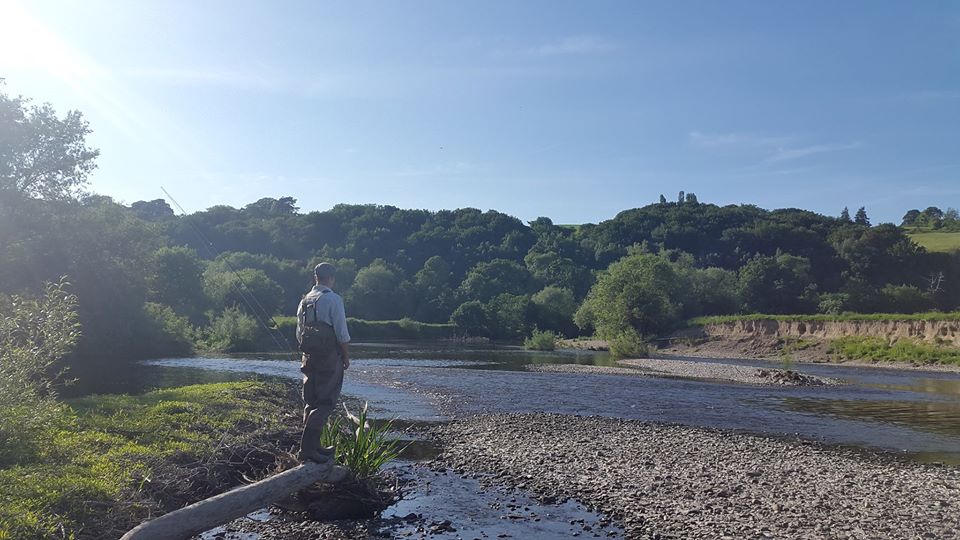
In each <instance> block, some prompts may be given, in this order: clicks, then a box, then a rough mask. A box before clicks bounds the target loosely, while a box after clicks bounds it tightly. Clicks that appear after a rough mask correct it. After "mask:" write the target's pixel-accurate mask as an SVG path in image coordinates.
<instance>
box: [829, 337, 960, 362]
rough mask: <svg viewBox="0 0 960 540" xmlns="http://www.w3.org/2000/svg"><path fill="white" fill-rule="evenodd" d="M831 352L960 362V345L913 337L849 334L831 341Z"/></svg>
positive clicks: (866, 357)
mask: <svg viewBox="0 0 960 540" xmlns="http://www.w3.org/2000/svg"><path fill="white" fill-rule="evenodd" d="M829 352H830V354H833V355H835V356H838V357H840V358H845V359H850V360H870V361H876V362H917V363H921V364H954V365H960V349H957V348H953V347H944V346H942V345H933V344H929V343H923V342H920V341H915V340H910V339H899V340H897V341H895V342H893V343H891V342H890V341H888V340H886V339H884V338H876V337H861V336H847V337H841V338H838V339H835V340H833V341H832V342H830V349H829Z"/></svg>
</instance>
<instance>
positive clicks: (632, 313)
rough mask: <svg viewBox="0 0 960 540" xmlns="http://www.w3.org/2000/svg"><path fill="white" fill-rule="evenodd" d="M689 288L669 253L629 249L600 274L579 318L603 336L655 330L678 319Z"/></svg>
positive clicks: (662, 329) (582, 324)
mask: <svg viewBox="0 0 960 540" xmlns="http://www.w3.org/2000/svg"><path fill="white" fill-rule="evenodd" d="M690 290H691V287H690V284H689V283H687V282H686V280H685V279H684V275H683V274H682V273H680V272H678V271H677V269H676V265H675V264H674V263H671V262H670V261H669V260H667V259H666V258H664V257H659V256H656V255H650V254H640V255H631V256H628V257H624V258H623V259H621V260H619V261H617V262H615V263H613V264H612V265H610V268H609V269H608V270H607V271H606V272H604V273H602V274H601V275H600V277H599V279H598V280H597V283H596V284H595V285H594V286H593V288H592V289H590V293H589V294H588V295H587V298H586V300H585V301H584V303H583V305H581V306H580V309H579V310H578V311H577V313H576V315H575V320H576V322H577V325H578V326H580V327H581V328H583V329H586V328H589V327H593V328H595V329H596V331H597V335H599V336H600V337H601V338H604V339H614V338H616V337H618V336H620V335H621V334H623V333H624V332H626V331H628V330H632V331H635V332H637V333H639V334H640V335H655V334H658V333H661V332H666V331H669V330H672V329H673V328H674V327H675V326H676V325H677V324H679V322H680V321H681V320H682V316H683V313H684V310H683V307H684V303H686V302H688V300H689V294H690Z"/></svg>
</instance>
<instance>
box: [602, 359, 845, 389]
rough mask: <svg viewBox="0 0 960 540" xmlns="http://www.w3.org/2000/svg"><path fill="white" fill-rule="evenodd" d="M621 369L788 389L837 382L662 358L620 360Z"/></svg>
mask: <svg viewBox="0 0 960 540" xmlns="http://www.w3.org/2000/svg"><path fill="white" fill-rule="evenodd" d="M620 364H621V365H624V366H627V367H630V368H635V369H639V370H642V371H643V372H645V373H647V374H650V375H661V376H671V377H683V378H689V379H714V380H724V381H733V382H738V383H744V384H779V385H789V386H822V385H834V384H840V381H837V380H834V379H829V378H826V377H818V376H815V375H809V374H806V373H800V372H798V371H793V370H782V369H771V368H757V367H752V366H738V365H736V364H723V363H720V362H698V361H696V360H675V359H672V358H671V359H663V358H640V359H634V360H621V361H620Z"/></svg>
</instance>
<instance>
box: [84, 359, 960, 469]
mask: <svg viewBox="0 0 960 540" xmlns="http://www.w3.org/2000/svg"><path fill="white" fill-rule="evenodd" d="M352 356H353V357H354V359H353V365H352V366H351V368H350V369H349V370H348V371H347V375H346V378H345V382H344V393H345V394H347V395H350V396H353V397H356V398H359V399H362V400H366V401H369V402H370V405H371V408H372V409H373V410H374V411H375V413H376V414H378V415H380V416H382V417H389V418H400V419H403V420H409V421H441V420H445V419H449V418H455V417H459V416H463V415H469V414H474V413H483V412H534V411H544V412H557V413H571V414H581V415H601V416H615V417H622V418H630V419H639V420H650V421H658V422H669V423H678V424H686V425H694V426H704V427H716V428H727V429H736V430H743V431H748V432H755V433H763V434H774V435H786V436H793V435H799V436H801V437H804V438H809V439H816V440H820V441H823V442H827V443H834V444H843V445H852V446H858V447H863V448H867V449H881V450H886V451H895V452H899V453H903V454H904V455H905V456H907V457H910V458H913V459H918V460H923V461H943V462H949V463H960V373H948V372H938V371H914V370H904V369H885V368H874V367H846V366H838V365H827V364H800V365H798V366H795V368H796V369H798V370H800V371H803V372H806V373H810V374H815V375H821V376H826V377H830V378H835V379H840V380H841V381H843V382H844V384H843V385H841V386H830V387H778V386H755V385H746V384H736V383H724V382H719V381H700V380H686V379H677V378H658V377H636V376H629V375H609V374H589V373H545V372H531V371H528V370H527V369H526V367H525V366H526V365H528V364H535V363H578V364H587V365H614V362H613V360H611V359H610V357H609V356H608V355H607V354H605V353H597V352H585V351H578V352H573V351H557V352H532V351H524V350H523V349H520V348H519V347H505V346H476V345H465V346H458V345H452V344H445V343H413V344H410V343H370V344H358V345H355V346H353V347H352ZM703 361H710V360H703ZM723 362H728V363H729V362H731V361H730V360H723ZM733 363H738V364H743V365H757V366H761V365H762V366H767V367H770V364H769V363H763V362H750V361H736V362H733ZM773 367H778V366H776V365H774V366H773ZM299 376H300V373H299V364H298V362H296V361H293V360H290V359H288V358H283V357H280V356H275V355H274V356H271V355H252V356H235V357H195V358H171V359H160V360H152V361H149V362H146V363H145V364H144V365H141V366H138V367H136V368H135V369H127V370H118V371H117V372H116V373H114V374H113V376H112V377H107V378H103V377H101V378H99V379H97V380H96V381H93V382H91V381H82V384H81V385H80V386H79V387H77V388H75V389H74V392H82V393H89V392H138V391H143V390H147V389H149V388H157V387H163V386H171V385H180V384H193V383H200V382H212V381H225V380H241V379H249V378H253V377H282V378H299Z"/></svg>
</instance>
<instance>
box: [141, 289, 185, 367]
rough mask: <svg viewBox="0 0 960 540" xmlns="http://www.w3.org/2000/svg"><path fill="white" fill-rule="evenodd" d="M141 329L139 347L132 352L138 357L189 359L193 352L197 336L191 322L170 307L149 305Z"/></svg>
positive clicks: (148, 303)
mask: <svg viewBox="0 0 960 540" xmlns="http://www.w3.org/2000/svg"><path fill="white" fill-rule="evenodd" d="M140 326H141V328H139V329H138V331H137V335H138V336H139V341H138V346H139V348H138V350H136V351H132V355H133V356H135V357H140V358H156V357H159V356H187V355H189V354H191V353H192V352H193V346H194V337H195V336H194V330H193V327H192V326H190V321H189V320H187V318H186V317H184V316H180V315H177V314H176V313H175V312H174V311H173V309H171V308H169V307H167V306H164V305H162V304H155V303H153V302H147V303H146V304H145V305H144V306H143V317H142V320H141V324H140Z"/></svg>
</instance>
